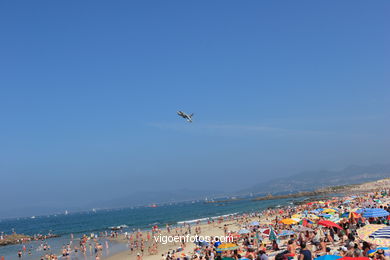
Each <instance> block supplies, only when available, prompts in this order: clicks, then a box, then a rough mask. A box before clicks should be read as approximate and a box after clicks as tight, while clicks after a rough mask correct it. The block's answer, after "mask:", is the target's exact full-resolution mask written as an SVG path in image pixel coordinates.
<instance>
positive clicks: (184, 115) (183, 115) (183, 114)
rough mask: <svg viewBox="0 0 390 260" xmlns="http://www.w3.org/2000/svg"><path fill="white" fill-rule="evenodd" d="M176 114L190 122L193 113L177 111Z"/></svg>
mask: <svg viewBox="0 0 390 260" xmlns="http://www.w3.org/2000/svg"><path fill="white" fill-rule="evenodd" d="M177 114H178V115H179V116H181V117H182V118H184V119H187V121H188V122H190V123H192V116H193V115H194V114H191V115H187V114H186V113H184V112H182V111H177Z"/></svg>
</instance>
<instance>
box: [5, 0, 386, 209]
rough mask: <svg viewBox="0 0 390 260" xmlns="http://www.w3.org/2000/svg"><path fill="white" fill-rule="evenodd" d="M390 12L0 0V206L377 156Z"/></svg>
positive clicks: (375, 7)
mask: <svg viewBox="0 0 390 260" xmlns="http://www.w3.org/2000/svg"><path fill="white" fill-rule="evenodd" d="M389 13H390V2H389V1H357V0H351V1H336V0H335V1H229V0H223V1H222V0H220V1H127V0H126V1H96V0H94V1H1V2H0V118H1V126H0V147H1V148H0V175H1V180H0V190H1V193H2V196H1V197H2V198H1V203H0V204H1V207H2V208H3V209H8V208H9V209H11V208H12V207H24V206H26V205H29V206H34V205H40V206H46V205H55V204H58V203H60V204H61V205H65V206H67V205H79V204H80V205H81V204H82V203H84V202H85V201H88V200H92V199H100V198H107V199H108V198H115V197H116V196H123V195H126V194H129V193H131V192H134V191H141V190H151V189H156V190H168V189H176V188H178V187H185V186H191V187H192V189H202V190H205V189H216V190H224V189H232V190H234V189H242V188H243V187H245V186H250V185H251V184H253V183H256V182H260V181H261V180H264V179H270V178H272V177H275V176H286V175H290V174H293V173H297V172H300V171H308V170H318V169H338V168H342V167H346V166H349V165H351V164H362V165H368V164H374V163H388V162H389V154H390V134H389V133H390V77H389V75H390V74H389V69H390V47H389V46H390V34H389V26H390V16H389ZM177 110H183V111H185V112H188V113H195V116H194V122H193V123H192V124H190V123H187V122H185V121H184V120H183V119H181V118H179V117H178V116H177V115H176V111H177ZM91 192H92V194H93V195H91ZM4 194H8V195H7V198H8V199H6V200H5V199H4V198H5V197H4Z"/></svg>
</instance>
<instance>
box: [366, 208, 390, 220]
mask: <svg viewBox="0 0 390 260" xmlns="http://www.w3.org/2000/svg"><path fill="white" fill-rule="evenodd" d="M388 215H389V212H387V211H386V210H384V209H381V208H372V209H371V208H366V209H364V210H363V217H365V218H378V217H386V216H388Z"/></svg>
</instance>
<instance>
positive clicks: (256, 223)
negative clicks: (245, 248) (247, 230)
mask: <svg viewBox="0 0 390 260" xmlns="http://www.w3.org/2000/svg"><path fill="white" fill-rule="evenodd" d="M250 225H251V226H260V223H259V222H258V221H252V222H251V224H250Z"/></svg>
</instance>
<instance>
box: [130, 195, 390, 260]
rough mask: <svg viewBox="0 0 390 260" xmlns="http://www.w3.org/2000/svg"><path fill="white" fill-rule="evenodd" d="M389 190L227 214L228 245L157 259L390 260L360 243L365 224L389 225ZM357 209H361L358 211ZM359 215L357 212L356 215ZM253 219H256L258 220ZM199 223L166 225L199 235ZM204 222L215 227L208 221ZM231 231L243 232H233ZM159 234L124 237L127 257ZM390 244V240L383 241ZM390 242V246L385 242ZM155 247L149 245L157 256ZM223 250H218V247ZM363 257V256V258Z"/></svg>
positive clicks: (180, 249) (181, 250) (201, 246)
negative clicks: (373, 213)
mask: <svg viewBox="0 0 390 260" xmlns="http://www.w3.org/2000/svg"><path fill="white" fill-rule="evenodd" d="M389 192H390V190H382V191H381V192H375V193H369V194H367V195H365V196H362V195H360V196H350V197H342V198H333V199H330V200H328V201H314V202H307V203H304V204H302V205H299V206H288V207H284V208H277V209H267V210H264V211H262V212H258V213H252V214H243V215H235V216H230V217H227V218H225V219H219V220H217V221H218V224H221V223H223V222H229V223H230V224H224V225H223V226H222V227H221V228H222V229H223V232H224V233H225V235H228V236H232V239H233V241H232V243H221V242H220V241H218V238H214V239H212V241H211V242H209V243H206V242H202V243H198V245H197V246H196V247H195V248H194V249H193V250H192V252H190V253H188V252H185V249H186V243H185V242H180V243H179V244H175V248H174V249H171V250H168V251H167V252H165V253H164V254H162V256H161V260H189V259H199V260H213V259H218V260H219V259H220V260H247V259H249V260H253V259H257V260H268V259H275V260H291V259H298V260H311V259H315V258H318V259H321V257H329V258H324V259H325V260H326V259H329V260H331V259H338V258H345V259H349V258H360V259H363V258H365V259H368V258H371V259H380V260H384V259H389V256H390V252H389V248H388V247H387V246H380V245H376V244H373V243H370V242H369V241H365V240H363V239H362V238H361V237H360V236H359V235H358V230H359V229H361V228H363V227H367V226H369V225H387V226H389V222H390V217H389V213H390V205H389V199H390V196H389ZM362 209H379V210H382V212H387V214H384V215H383V216H381V217H365V214H364V213H363V211H362ZM359 210H360V211H359ZM357 212H361V213H360V214H359V213H357ZM256 219H257V221H254V220H256ZM199 224H200V223H196V224H195V225H193V226H191V225H189V224H184V225H182V226H180V227H179V226H177V227H171V226H167V227H166V232H167V233H168V234H175V235H186V234H195V235H201V228H200V227H201V226H200V225H199ZM208 224H209V225H211V224H214V220H209V221H208ZM234 227H237V228H236V229H238V228H241V230H238V231H237V230H236V231H234V230H233V229H234ZM158 233H161V230H158V229H154V230H152V232H151V234H149V232H148V233H147V234H148V235H147V237H146V238H145V237H144V234H143V233H142V232H140V231H139V232H136V233H133V234H127V239H128V241H129V246H130V248H131V253H133V252H134V251H135V252H137V255H136V257H137V260H141V259H142V257H143V256H144V255H145V251H144V247H145V242H146V241H149V240H150V236H154V235H156V234H158ZM387 239H388V240H389V241H390V237H388V238H387ZM389 244H390V243H389ZM158 246H159V245H158V243H155V242H152V243H151V246H150V247H152V248H153V250H150V247H149V250H148V255H155V254H157V252H158ZM221 246H222V247H221ZM362 257H363V258H362Z"/></svg>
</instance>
